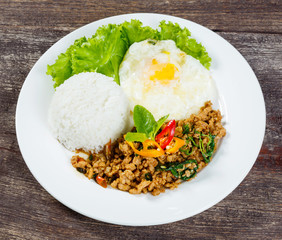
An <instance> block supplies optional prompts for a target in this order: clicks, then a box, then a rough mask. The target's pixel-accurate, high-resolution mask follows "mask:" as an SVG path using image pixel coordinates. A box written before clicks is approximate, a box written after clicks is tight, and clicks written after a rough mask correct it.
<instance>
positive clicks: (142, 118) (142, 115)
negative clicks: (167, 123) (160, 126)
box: [133, 105, 157, 139]
mask: <svg viewBox="0 0 282 240" xmlns="http://www.w3.org/2000/svg"><path fill="white" fill-rule="evenodd" d="M133 120H134V125H135V127H136V130H137V132H138V133H145V134H146V136H147V138H150V139H152V133H154V130H155V126H156V125H157V122H156V120H155V118H154V116H153V114H152V113H150V112H149V111H148V110H147V109H146V108H144V107H142V106H141V105H136V106H135V107H134V110H133Z"/></svg>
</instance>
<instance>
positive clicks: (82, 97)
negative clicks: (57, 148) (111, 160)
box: [48, 72, 130, 152]
mask: <svg viewBox="0 0 282 240" xmlns="http://www.w3.org/2000/svg"><path fill="white" fill-rule="evenodd" d="M129 111H130V110H129V104H128V99H127V98H126V96H125V94H124V93H123V90H122V88H121V87H120V86H119V85H118V84H117V83H116V82H114V81H113V78H111V77H107V76H105V75H103V74H100V73H94V72H87V73H79V74H77V75H74V76H72V77H70V78H69V79H68V80H66V81H65V82H64V83H63V84H61V85H60V86H59V87H57V88H56V91H55V93H54V95H53V98H52V101H51V105H50V108H49V113H48V123H49V126H50V128H51V131H52V133H53V135H54V136H55V137H56V138H57V139H58V140H59V141H60V142H61V143H62V144H63V145H64V146H65V147H66V148H67V149H69V150H72V151H74V150H76V149H83V150H85V151H95V152H99V151H100V150H102V149H103V147H104V145H105V144H107V143H108V142H109V140H110V139H111V140H112V141H114V140H116V139H117V138H118V137H120V136H121V134H122V133H124V132H126V131H128V129H127V128H128V126H129V115H130V112H129Z"/></svg>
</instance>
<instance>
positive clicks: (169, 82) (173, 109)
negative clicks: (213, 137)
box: [119, 40, 217, 120]
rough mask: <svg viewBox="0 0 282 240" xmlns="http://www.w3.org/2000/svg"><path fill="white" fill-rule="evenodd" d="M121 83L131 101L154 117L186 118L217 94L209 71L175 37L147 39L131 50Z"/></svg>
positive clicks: (121, 67)
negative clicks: (159, 39) (182, 47)
mask: <svg viewBox="0 0 282 240" xmlns="http://www.w3.org/2000/svg"><path fill="white" fill-rule="evenodd" d="M119 77H120V84H121V87H122V88H123V90H124V92H125V94H126V95H127V97H128V99H129V101H130V108H131V110H133V108H134V106H135V105H137V104H139V105H142V106H144V107H145V108H147V109H148V110H149V111H150V112H151V113H152V114H153V115H154V117H155V119H159V118H160V117H162V116H164V115H166V114H169V119H175V120H180V119H185V118H188V117H189V116H190V115H191V114H192V113H197V112H198V111H199V109H200V107H201V106H203V105H204V103H205V102H206V101H208V100H212V101H214V100H215V99H216V97H217V91H216V87H215V83H214V81H213V79H212V77H211V75H210V72H209V71H208V70H207V69H206V68H205V67H203V65H202V64H201V63H200V62H199V61H198V60H197V59H195V58H193V57H192V56H189V55H187V54H186V53H185V52H183V51H181V50H180V49H179V48H177V47H176V45H175V42H174V41H172V40H162V41H155V40H145V41H142V42H138V43H134V44H132V45H131V46H130V48H129V49H128V51H127V53H126V55H125V57H124V60H123V62H122V64H121V65H120V69H119Z"/></svg>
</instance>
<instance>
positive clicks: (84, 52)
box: [72, 24, 128, 84]
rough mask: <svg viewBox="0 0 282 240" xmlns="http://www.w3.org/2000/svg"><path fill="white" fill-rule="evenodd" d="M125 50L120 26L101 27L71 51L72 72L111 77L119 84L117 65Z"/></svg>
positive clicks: (125, 42) (124, 39) (125, 46)
mask: <svg viewBox="0 0 282 240" xmlns="http://www.w3.org/2000/svg"><path fill="white" fill-rule="evenodd" d="M127 49H128V43H127V39H126V38H125V37H124V36H123V33H122V31H121V26H118V25H115V24H109V25H107V26H102V27H100V28H99V29H98V30H97V32H96V34H95V35H94V36H93V37H92V38H90V39H88V41H87V42H86V43H84V44H83V45H82V46H81V47H79V48H78V47H76V48H74V49H73V51H72V70H73V72H74V73H75V74H77V73H81V72H95V71H96V72H99V73H102V74H105V75H106V76H109V77H113V78H114V80H115V81H116V82H117V83H118V84H119V75H118V71H119V65H120V63H121V61H122V59H123V56H124V55H125V53H126V51H127Z"/></svg>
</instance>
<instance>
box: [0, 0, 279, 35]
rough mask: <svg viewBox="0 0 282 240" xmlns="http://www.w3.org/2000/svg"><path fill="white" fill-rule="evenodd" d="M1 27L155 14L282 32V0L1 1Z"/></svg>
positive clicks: (234, 28)
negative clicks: (119, 15) (132, 14)
mask: <svg viewBox="0 0 282 240" xmlns="http://www.w3.org/2000/svg"><path fill="white" fill-rule="evenodd" d="M0 12H1V14H0V26H1V25H2V26H11V27H15V28H18V29H19V28H23V27H32V28H42V27H44V28H45V29H47V28H49V29H54V28H57V29H58V28H59V29H64V28H66V27H68V28H77V27H80V26H82V25H85V24H87V23H89V22H92V21H95V20H98V19H101V18H105V17H109V16H113V15H118V14H126V13H134V12H154V13H162V14H171V15H173V16H177V17H182V18H185V19H189V20H191V21H195V22H197V23H199V24H201V25H204V26H206V27H208V28H210V29H212V30H217V31H228V32H230V31H231V32H246V31H247V32H265V33H281V32H282V3H281V0H271V1H268V0H262V1H256V0H249V1H230V0H220V1H212V0H208V1H204V0H197V1H185V0H166V1H148V0H145V1H143V0H142V1H136V0H134V1H129V0H127V1H124V0H123V1H119V2H118V4H117V2H116V1H115V0H109V1H85V2H83V3H80V1H76V0H69V1H31V0H25V1H24V0H2V1H1V5H0Z"/></svg>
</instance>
